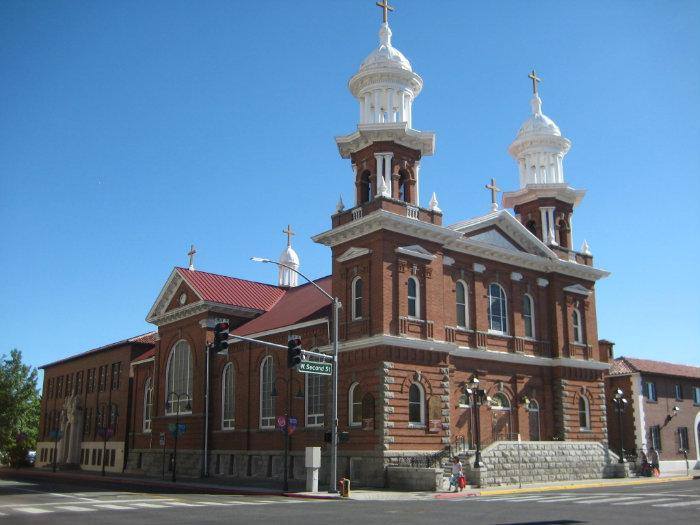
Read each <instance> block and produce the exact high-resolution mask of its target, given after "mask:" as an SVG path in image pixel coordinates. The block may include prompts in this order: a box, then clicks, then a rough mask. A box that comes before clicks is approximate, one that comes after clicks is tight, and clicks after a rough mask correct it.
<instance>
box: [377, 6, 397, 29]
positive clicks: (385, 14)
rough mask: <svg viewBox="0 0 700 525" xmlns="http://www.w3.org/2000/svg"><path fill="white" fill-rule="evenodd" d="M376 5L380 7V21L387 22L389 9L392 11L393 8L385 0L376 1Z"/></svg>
mask: <svg viewBox="0 0 700 525" xmlns="http://www.w3.org/2000/svg"><path fill="white" fill-rule="evenodd" d="M377 7H381V8H382V11H383V13H382V23H384V24H388V23H389V11H394V8H393V7H392V6H390V5H389V2H388V1H387V0H382V1H381V2H377Z"/></svg>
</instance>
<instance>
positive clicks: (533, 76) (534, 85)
mask: <svg viewBox="0 0 700 525" xmlns="http://www.w3.org/2000/svg"><path fill="white" fill-rule="evenodd" d="M527 77H528V78H530V79H532V93H533V94H534V95H537V84H539V83H540V82H542V79H541V78H539V77H538V76H537V73H535V70H534V69H533V70H532V71H531V72H530V74H529V75H528V76H527Z"/></svg>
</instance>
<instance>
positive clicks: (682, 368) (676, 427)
mask: <svg viewBox="0 0 700 525" xmlns="http://www.w3.org/2000/svg"><path fill="white" fill-rule="evenodd" d="M605 387H606V390H607V392H608V413H609V414H610V422H609V425H608V426H609V429H610V433H609V437H610V447H611V448H612V449H613V450H615V451H618V450H619V448H620V424H619V420H618V414H617V412H616V411H615V409H614V407H613V405H612V402H611V401H610V400H611V399H612V396H613V395H614V392H615V391H616V389H618V388H619V389H621V390H622V392H623V394H624V396H625V397H626V398H627V399H629V401H630V403H629V406H628V407H627V408H626V409H625V411H624V412H623V414H622V427H623V432H622V437H623V438H624V447H625V450H626V451H627V452H628V453H631V454H639V453H640V452H642V451H643V452H645V453H647V454H649V453H651V451H652V450H654V451H656V452H657V453H658V456H659V460H660V462H659V463H660V467H661V470H662V471H663V470H664V469H681V470H682V469H685V457H684V454H683V451H684V450H685V451H687V453H688V458H689V464H690V468H694V467H695V468H700V448H699V445H698V443H699V442H700V368H698V367H694V366H686V365H676V364H673V363H664V362H661V361H650V360H648V359H636V358H632V357H620V358H617V359H615V360H614V361H613V363H612V366H611V368H610V374H609V375H607V376H606V378H605Z"/></svg>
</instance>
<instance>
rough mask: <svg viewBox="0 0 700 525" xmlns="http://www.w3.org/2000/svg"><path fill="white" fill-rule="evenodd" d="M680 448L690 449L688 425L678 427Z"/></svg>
mask: <svg viewBox="0 0 700 525" xmlns="http://www.w3.org/2000/svg"><path fill="white" fill-rule="evenodd" d="M678 450H679V451H682V450H688V427H678Z"/></svg>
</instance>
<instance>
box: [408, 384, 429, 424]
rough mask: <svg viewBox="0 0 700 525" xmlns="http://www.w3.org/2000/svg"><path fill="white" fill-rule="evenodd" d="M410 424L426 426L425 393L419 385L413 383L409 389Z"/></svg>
mask: <svg viewBox="0 0 700 525" xmlns="http://www.w3.org/2000/svg"><path fill="white" fill-rule="evenodd" d="M408 423H409V425H415V426H417V425H425V391H424V390H423V387H422V386H421V385H419V384H418V383H411V386H410V387H409V389H408Z"/></svg>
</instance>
